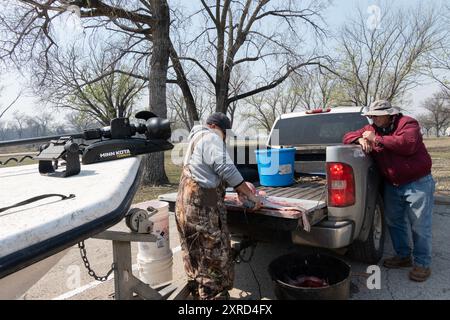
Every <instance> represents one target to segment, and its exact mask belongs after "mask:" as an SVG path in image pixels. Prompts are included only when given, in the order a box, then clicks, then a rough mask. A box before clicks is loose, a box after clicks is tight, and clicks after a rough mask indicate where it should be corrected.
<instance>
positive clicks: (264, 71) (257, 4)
mask: <svg viewBox="0 0 450 320" xmlns="http://www.w3.org/2000/svg"><path fill="white" fill-rule="evenodd" d="M327 3H328V2H327V1H309V2H307V3H306V2H301V3H300V2H299V1H292V0H289V1H278V0H272V1H270V0H262V1H254V0H246V1H231V0H224V1H219V0H216V1H204V0H201V4H202V5H201V8H199V10H198V12H196V13H195V14H194V15H195V16H198V15H201V16H202V17H203V19H204V26H203V27H202V28H200V31H199V32H195V33H192V34H193V36H192V37H191V39H187V40H185V47H186V50H185V53H184V54H183V55H179V56H177V57H173V55H171V60H172V63H173V64H174V66H175V64H176V62H177V61H181V62H182V63H183V66H184V68H185V69H190V68H197V69H198V70H200V71H201V72H202V73H203V75H204V79H205V80H204V82H205V83H208V84H209V86H210V87H211V88H213V91H214V93H215V98H216V111H220V112H224V113H227V111H228V110H229V107H230V105H232V106H233V104H234V103H235V102H237V101H239V100H242V99H245V98H248V97H250V96H252V95H255V94H258V93H261V92H264V91H267V90H270V89H273V88H275V87H276V86H278V85H279V84H281V83H282V82H283V81H285V80H286V79H287V78H288V77H289V75H290V74H292V73H293V72H294V71H295V70H298V69H300V68H302V67H305V66H309V65H320V64H321V61H322V60H323V58H326V57H322V56H319V55H317V54H316V53H314V52H301V53H300V52H299V48H301V45H300V44H301V43H302V41H304V40H305V39H304V38H303V37H302V36H303V33H306V32H307V30H308V28H311V29H312V30H313V32H314V34H315V35H316V36H317V37H320V36H322V35H324V34H325V31H324V29H323V28H322V27H321V22H322V17H321V15H320V14H321V11H322V10H323V9H324V8H325V7H326V5H327ZM196 30H198V28H197V29H196ZM237 66H243V67H244V69H245V70H251V72H252V76H251V78H252V79H253V81H252V82H251V83H249V85H248V86H247V88H246V90H245V91H242V90H240V91H238V92H236V91H235V90H232V88H231V85H230V81H231V79H232V77H233V73H234V71H235V68H236V67H237ZM258 70H259V71H260V72H258ZM177 80H178V83H182V82H187V81H188V80H187V78H186V76H185V75H184V79H183V78H182V77H180V76H179V74H178V73H177ZM183 93H184V91H183ZM185 98H186V96H185ZM234 106H235V105H234ZM191 109H192V108H191Z"/></svg>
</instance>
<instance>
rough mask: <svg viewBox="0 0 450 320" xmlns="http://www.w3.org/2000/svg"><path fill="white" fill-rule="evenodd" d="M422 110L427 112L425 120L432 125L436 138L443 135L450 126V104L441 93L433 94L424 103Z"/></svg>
mask: <svg viewBox="0 0 450 320" xmlns="http://www.w3.org/2000/svg"><path fill="white" fill-rule="evenodd" d="M422 107H423V108H425V109H427V110H428V111H429V115H428V117H427V120H428V121H429V122H431V123H432V124H433V127H434V130H435V134H436V137H439V136H440V135H441V134H445V130H446V129H447V128H448V127H449V126H450V103H449V101H448V100H447V99H446V97H445V96H444V95H443V93H442V92H437V93H435V94H433V96H432V97H431V98H428V99H426V100H425V101H424V103H423V105H422Z"/></svg>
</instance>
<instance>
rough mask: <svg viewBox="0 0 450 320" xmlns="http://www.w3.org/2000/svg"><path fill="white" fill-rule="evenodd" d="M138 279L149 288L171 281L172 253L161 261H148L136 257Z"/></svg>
mask: <svg viewBox="0 0 450 320" xmlns="http://www.w3.org/2000/svg"><path fill="white" fill-rule="evenodd" d="M137 263H138V269H139V279H141V281H143V282H145V283H146V284H148V285H150V286H154V285H156V284H159V283H163V282H167V281H172V277H173V274H172V266H173V257H172V252H171V253H170V255H167V256H166V257H164V258H163V259H157V260H148V259H145V258H142V257H140V256H138V257H137Z"/></svg>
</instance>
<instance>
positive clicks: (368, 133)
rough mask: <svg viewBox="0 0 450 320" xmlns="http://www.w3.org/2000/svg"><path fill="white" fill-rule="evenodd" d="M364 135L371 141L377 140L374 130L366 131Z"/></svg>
mask: <svg viewBox="0 0 450 320" xmlns="http://www.w3.org/2000/svg"><path fill="white" fill-rule="evenodd" d="M362 136H363V138H364V139H367V140H368V141H370V142H375V132H373V131H364V133H363V135H362Z"/></svg>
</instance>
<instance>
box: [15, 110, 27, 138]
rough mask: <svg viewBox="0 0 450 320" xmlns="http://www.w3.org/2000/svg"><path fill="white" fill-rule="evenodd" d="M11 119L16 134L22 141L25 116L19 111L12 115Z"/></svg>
mask: <svg viewBox="0 0 450 320" xmlns="http://www.w3.org/2000/svg"><path fill="white" fill-rule="evenodd" d="M13 119H14V122H15V124H16V127H17V133H18V135H19V139H22V136H23V130H24V128H25V125H26V119H27V116H26V115H25V114H23V113H20V112H19V111H16V112H14V113H13Z"/></svg>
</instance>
